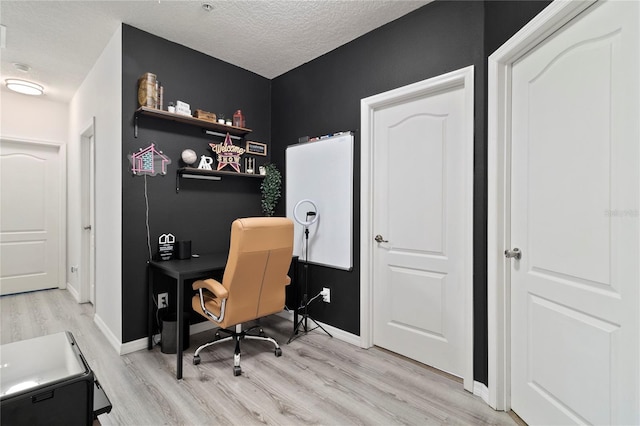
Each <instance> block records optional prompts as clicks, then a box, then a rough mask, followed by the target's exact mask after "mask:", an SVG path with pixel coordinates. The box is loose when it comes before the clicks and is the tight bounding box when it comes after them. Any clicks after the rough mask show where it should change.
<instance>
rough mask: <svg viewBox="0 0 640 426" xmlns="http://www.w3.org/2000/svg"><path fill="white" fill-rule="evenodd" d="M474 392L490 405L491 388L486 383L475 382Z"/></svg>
mask: <svg viewBox="0 0 640 426" xmlns="http://www.w3.org/2000/svg"><path fill="white" fill-rule="evenodd" d="M473 394H474V395H476V396H479V397H480V398H482V400H483V401H484V402H485V403H486V404H487V405H489V388H488V387H487V385H485V384H484V383H480V382H475V381H474V382H473Z"/></svg>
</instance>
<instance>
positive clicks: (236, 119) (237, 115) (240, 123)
mask: <svg viewBox="0 0 640 426" xmlns="http://www.w3.org/2000/svg"><path fill="white" fill-rule="evenodd" d="M233 126H234V127H245V122H244V115H243V114H242V111H241V110H237V111H236V112H234V113H233Z"/></svg>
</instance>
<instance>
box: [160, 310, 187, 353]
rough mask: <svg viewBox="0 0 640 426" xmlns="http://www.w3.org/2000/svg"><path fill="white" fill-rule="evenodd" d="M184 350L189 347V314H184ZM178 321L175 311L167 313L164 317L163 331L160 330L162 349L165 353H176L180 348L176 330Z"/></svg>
mask: <svg viewBox="0 0 640 426" xmlns="http://www.w3.org/2000/svg"><path fill="white" fill-rule="evenodd" d="M182 315H183V316H182V350H185V349H187V348H188V347H189V314H188V313H186V312H185V313H183V314H182ZM177 329H178V321H177V316H176V313H175V312H169V313H166V314H165V315H164V316H163V318H162V331H161V332H160V350H161V351H162V353H163V354H175V353H176V352H177V351H178V349H177V345H176V332H177Z"/></svg>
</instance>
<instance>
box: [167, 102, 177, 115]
mask: <svg viewBox="0 0 640 426" xmlns="http://www.w3.org/2000/svg"><path fill="white" fill-rule="evenodd" d="M167 111H169V112H172V113H174V114H175V112H176V106H175V105H174V104H173V102H169V106H168V107H167Z"/></svg>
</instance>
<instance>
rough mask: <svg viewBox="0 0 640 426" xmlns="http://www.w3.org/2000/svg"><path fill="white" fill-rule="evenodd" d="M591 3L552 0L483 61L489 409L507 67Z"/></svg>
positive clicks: (502, 304)
mask: <svg viewBox="0 0 640 426" xmlns="http://www.w3.org/2000/svg"><path fill="white" fill-rule="evenodd" d="M593 2H594V0H586V1H556V2H553V3H551V4H550V5H549V6H548V7H547V8H545V9H544V10H543V11H542V12H540V14H538V15H537V16H536V17H535V18H534V19H532V20H531V21H530V22H529V23H528V24H527V25H525V26H524V27H523V28H522V29H521V30H520V31H518V33H516V34H515V35H514V36H513V37H512V38H510V39H509V40H508V41H507V42H506V43H505V44H504V45H502V47H500V48H499V49H498V50H496V51H495V52H494V53H493V54H492V55H491V56H489V60H488V69H489V80H488V125H487V133H488V151H487V152H488V164H487V174H488V176H487V178H488V197H487V202H488V211H487V221H488V223H487V310H488V343H489V354H488V359H489V366H488V367H489V374H488V378H489V386H488V388H489V401H488V402H489V405H490V406H491V407H493V408H494V409H496V410H505V411H507V410H509V409H510V408H511V389H510V386H511V379H510V375H511V369H510V366H511V362H510V348H509V345H510V324H511V319H510V289H509V286H510V279H509V269H508V267H507V266H508V265H507V263H506V261H505V258H504V255H503V252H504V250H505V249H507V248H509V247H510V228H511V222H510V213H509V212H510V197H509V194H510V182H511V178H510V157H511V141H510V134H511V121H510V117H511V91H510V88H511V67H512V65H513V63H515V62H516V61H517V60H519V59H520V58H522V57H523V56H524V55H525V54H526V53H527V52H529V51H530V50H531V49H533V48H534V47H535V46H537V45H538V44H539V43H540V42H541V41H543V40H544V39H546V38H547V37H549V36H550V35H551V34H553V33H554V32H555V31H557V30H558V29H559V28H561V27H562V26H563V25H565V24H566V23H567V22H568V21H570V20H571V19H573V18H574V17H575V16H577V15H578V14H579V13H581V12H582V11H583V10H585V9H586V8H587V7H589V6H590V5H591V4H592V3H593Z"/></svg>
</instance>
